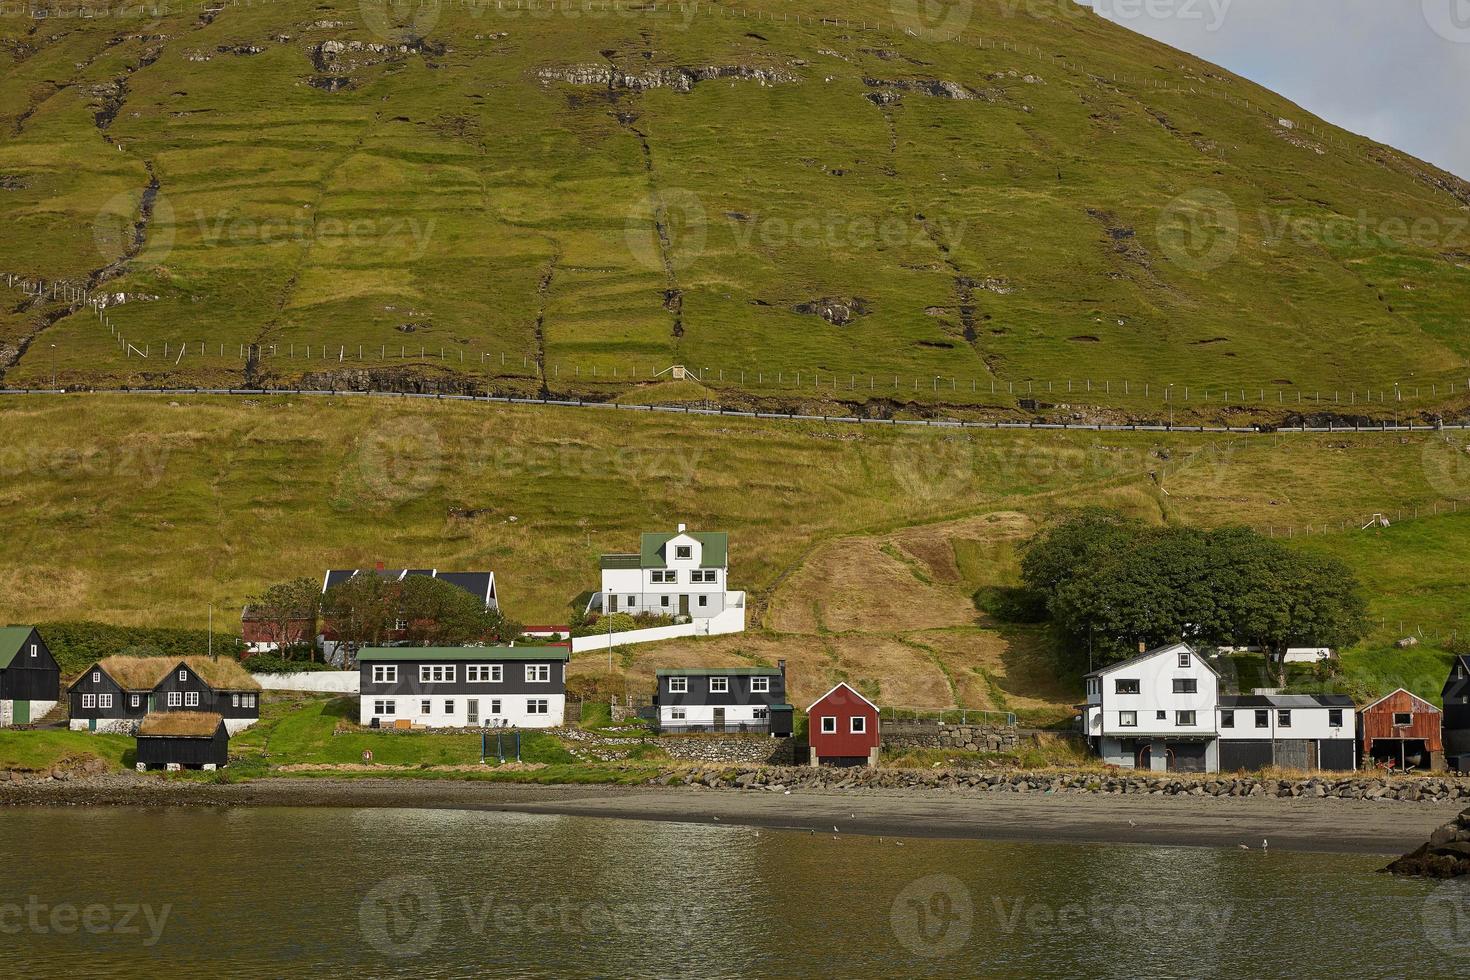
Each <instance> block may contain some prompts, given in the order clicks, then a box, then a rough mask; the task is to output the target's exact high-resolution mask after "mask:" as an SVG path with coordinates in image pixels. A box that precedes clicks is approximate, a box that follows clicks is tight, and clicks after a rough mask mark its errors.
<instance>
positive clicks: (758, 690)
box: [750, 677, 771, 694]
mask: <svg viewBox="0 0 1470 980" xmlns="http://www.w3.org/2000/svg"><path fill="white" fill-rule="evenodd" d="M750 693H751V694H769V693H771V679H770V678H769V677H752V678H751V679H750Z"/></svg>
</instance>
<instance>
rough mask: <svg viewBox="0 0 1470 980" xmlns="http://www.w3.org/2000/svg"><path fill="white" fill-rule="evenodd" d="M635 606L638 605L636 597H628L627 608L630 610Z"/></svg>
mask: <svg viewBox="0 0 1470 980" xmlns="http://www.w3.org/2000/svg"><path fill="white" fill-rule="evenodd" d="M636 605H638V597H637V596H633V595H630V596H628V608H629V609H631V608H633V607H634V606H636Z"/></svg>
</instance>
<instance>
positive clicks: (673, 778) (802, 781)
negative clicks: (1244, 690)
mask: <svg viewBox="0 0 1470 980" xmlns="http://www.w3.org/2000/svg"><path fill="white" fill-rule="evenodd" d="M649 782H650V783H651V784H653V785H657V786H681V785H685V786H692V785H699V786H705V787H709V788H713V789H749V790H765V791H785V790H824V789H847V790H925V789H932V790H947V791H951V792H970V793H977V794H978V793H1092V794H1097V795H1103V796H1109V795H1112V796H1122V795H1139V796H1219V797H1232V796H1235V797H1263V796H1269V797H1283V798H1294V799H1295V798H1300V799H1318V800H1326V799H1340V800H1369V801H1374V800H1382V801H1384V802H1389V801H1395V802H1407V803H1415V802H1425V803H1441V802H1448V801H1455V800H1466V801H1470V779H1461V778H1454V777H1443V778H1440V777H1399V778H1392V777H1380V776H1367V777H1362V776H1360V777H1352V776H1343V777H1335V776H1328V775H1322V776H1311V777H1302V778H1299V779H1289V778H1264V777H1255V776H1224V775H1214V776H1194V777H1187V776H1179V775H1167V776H1133V775H1122V774H1113V773H1053V772H993V773H971V772H961V771H955V770H930V771H925V770H916V769H836V768H822V769H812V768H810V767H800V766H793V767H778V766H772V767H766V768H729V767H720V768H690V769H667V770H665V771H663V772H661V773H659V774H658V775H657V776H655V777H653V778H652V779H650V780H649Z"/></svg>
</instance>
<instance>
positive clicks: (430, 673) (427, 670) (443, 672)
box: [419, 664, 455, 684]
mask: <svg viewBox="0 0 1470 980" xmlns="http://www.w3.org/2000/svg"><path fill="white" fill-rule="evenodd" d="M454 673H455V672H454V664H419V683H420V684H453V683H454Z"/></svg>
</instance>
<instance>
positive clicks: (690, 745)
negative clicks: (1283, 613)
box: [655, 735, 797, 765]
mask: <svg viewBox="0 0 1470 980" xmlns="http://www.w3.org/2000/svg"><path fill="white" fill-rule="evenodd" d="M655 744H656V745H657V746H658V747H659V748H661V749H663V750H664V751H665V752H667V753H668V754H669V756H670V757H671V758H674V759H679V760H681V761H683V762H749V763H764V764H769V765H792V764H794V763H795V762H796V759H797V756H796V748H797V745H796V740H795V739H792V738H771V737H770V736H769V735H664V736H661V737H660V738H659V739H658V740H657V742H655Z"/></svg>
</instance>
